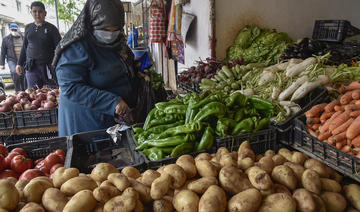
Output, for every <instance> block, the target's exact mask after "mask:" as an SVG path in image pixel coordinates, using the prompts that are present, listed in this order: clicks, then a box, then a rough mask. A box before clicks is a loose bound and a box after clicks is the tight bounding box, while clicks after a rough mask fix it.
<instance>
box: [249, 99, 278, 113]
mask: <svg viewBox="0 0 360 212" xmlns="http://www.w3.org/2000/svg"><path fill="white" fill-rule="evenodd" d="M249 99H250V102H251V104H252V105H253V106H254V108H255V109H257V110H264V111H268V110H273V109H274V105H273V104H271V103H270V102H268V101H266V100H264V99H260V98H257V97H253V96H251V97H250V98H249Z"/></svg>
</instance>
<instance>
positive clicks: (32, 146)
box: [7, 137, 69, 160]
mask: <svg viewBox="0 0 360 212" xmlns="http://www.w3.org/2000/svg"><path fill="white" fill-rule="evenodd" d="M68 142H69V141H68V137H57V138H51V139H46V140H40V141H34V142H32V143H19V144H13V145H9V146H8V147H7V148H8V149H9V151H11V150H12V149H14V148H23V149H24V150H25V151H26V153H27V155H28V157H29V158H31V159H32V160H37V159H39V158H44V157H46V156H47V155H48V154H50V153H52V152H54V151H55V150H57V149H62V150H63V151H64V152H66V151H67V146H68Z"/></svg>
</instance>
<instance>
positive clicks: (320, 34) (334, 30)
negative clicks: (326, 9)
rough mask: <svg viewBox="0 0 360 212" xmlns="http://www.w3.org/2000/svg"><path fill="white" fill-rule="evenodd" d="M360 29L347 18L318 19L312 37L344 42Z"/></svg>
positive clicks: (359, 31) (320, 39)
mask: <svg viewBox="0 0 360 212" xmlns="http://www.w3.org/2000/svg"><path fill="white" fill-rule="evenodd" d="M359 33H360V30H359V29H358V28H356V27H354V26H352V25H351V23H350V22H349V21H346V20H316V21H315V25H314V30H313V35H312V38H313V39H314V40H319V41H327V42H342V41H343V40H344V39H345V38H346V37H350V36H353V35H356V34H359Z"/></svg>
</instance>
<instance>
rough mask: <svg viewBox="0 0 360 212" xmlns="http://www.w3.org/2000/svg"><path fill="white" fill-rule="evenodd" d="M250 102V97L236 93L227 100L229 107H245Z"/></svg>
mask: <svg viewBox="0 0 360 212" xmlns="http://www.w3.org/2000/svg"><path fill="white" fill-rule="evenodd" d="M247 102H248V97H247V96H245V95H244V94H242V93H239V92H235V93H233V94H232V95H231V96H229V97H228V98H226V99H225V104H226V106H227V107H232V106H240V107H244V106H245V105H246V104H247Z"/></svg>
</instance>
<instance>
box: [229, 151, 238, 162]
mask: <svg viewBox="0 0 360 212" xmlns="http://www.w3.org/2000/svg"><path fill="white" fill-rule="evenodd" d="M230 154H231V157H232V158H233V160H235V161H237V159H238V156H239V155H238V153H237V152H235V151H233V152H230Z"/></svg>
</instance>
